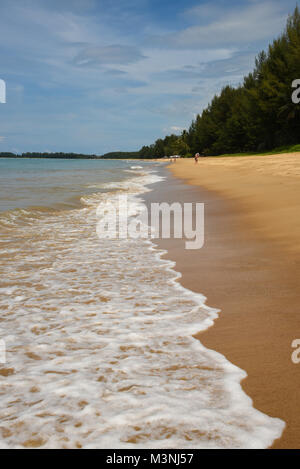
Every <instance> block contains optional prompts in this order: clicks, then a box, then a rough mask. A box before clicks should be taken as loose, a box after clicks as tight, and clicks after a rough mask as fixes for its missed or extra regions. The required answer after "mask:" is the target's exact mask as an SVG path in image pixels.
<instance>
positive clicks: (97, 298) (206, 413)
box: [0, 171, 284, 448]
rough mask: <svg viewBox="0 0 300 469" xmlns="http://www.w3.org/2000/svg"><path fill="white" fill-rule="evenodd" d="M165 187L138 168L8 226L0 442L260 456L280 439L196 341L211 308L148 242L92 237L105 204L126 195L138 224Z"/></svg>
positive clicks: (219, 360) (229, 371) (218, 358)
mask: <svg viewBox="0 0 300 469" xmlns="http://www.w3.org/2000/svg"><path fill="white" fill-rule="evenodd" d="M161 180H162V179H161V177H160V176H159V175H157V174H155V173H153V172H151V171H149V172H146V171H145V172H144V173H143V175H139V176H135V177H132V178H131V179H130V180H127V181H123V182H121V183H117V184H116V186H115V187H114V190H113V191H111V192H109V194H107V193H99V192H98V193H95V194H92V195H88V196H84V197H83V198H82V200H83V202H84V205H83V206H82V207H81V209H78V210H73V211H66V212H56V213H55V216H45V217H40V218H39V217H37V218H36V219H35V220H34V221H33V222H32V223H30V224H29V225H27V226H25V225H22V224H19V225H17V226H15V230H14V234H13V238H11V240H10V241H11V242H10V243H9V245H6V246H5V247H4V248H3V251H2V252H1V254H0V256H1V269H2V270H3V273H2V279H3V282H2V288H1V297H0V307H1V311H2V313H1V326H2V334H0V335H1V336H2V335H3V331H5V337H0V338H3V339H4V338H5V341H6V346H7V364H6V365H5V369H6V373H4V374H3V373H2V374H1V373H0V384H1V386H0V400H1V404H2V405H1V409H2V410H0V418H1V429H2V439H1V441H0V446H2V447H32V446H35V447H37V446H38V447H43V448H53V447H55V448H74V447H78V448H80V447H84V448H99V447H100V448H116V447H117V448H254V447H256V448H264V447H268V446H270V445H271V444H272V442H273V441H274V440H275V439H276V438H278V437H280V435H281V433H282V430H283V427H284V424H283V422H281V421H280V420H278V419H273V418H270V417H268V416H267V415H264V414H262V413H261V412H259V411H257V410H255V409H254V408H253V405H252V401H251V399H250V398H249V397H248V396H247V395H246V394H245V393H244V392H243V391H242V388H241V386H240V382H241V380H242V379H244V378H245V376H246V373H245V372H244V371H242V370H240V369H239V368H237V367H236V366H234V365H232V364H231V363H229V362H228V361H227V360H226V358H225V357H223V356H222V355H220V354H218V353H216V352H214V351H211V350H208V349H206V348H205V347H204V346H203V345H202V344H201V343H200V342H199V341H198V340H196V339H195V338H194V337H193V335H195V334H196V333H197V332H199V331H200V330H204V329H207V328H208V327H210V326H212V325H213V322H214V320H215V319H216V318H217V316H218V314H219V312H218V311H217V310H215V309H212V308H209V307H208V306H207V305H206V298H205V297H204V296H202V295H199V294H195V293H193V292H191V291H189V290H187V289H185V288H184V287H183V286H181V284H180V283H179V279H180V274H178V273H176V272H175V270H174V266H175V264H174V263H173V262H171V261H167V260H165V259H163V258H162V256H163V254H164V252H163V251H162V250H158V249H157V248H156V247H155V245H154V244H153V242H152V241H150V240H141V239H139V240H136V239H118V240H111V239H99V238H98V236H97V234H96V225H97V213H96V208H97V206H98V204H99V203H101V202H103V201H105V200H107V197H109V201H110V203H112V204H118V198H119V195H120V194H121V193H124V191H125V192H126V193H127V194H128V197H129V201H130V202H131V203H132V204H133V205H134V207H138V209H139V210H137V211H136V210H133V211H132V217H135V216H136V213H137V212H141V211H142V210H143V209H144V206H143V203H142V200H141V198H140V196H141V194H143V193H144V192H146V191H147V190H150V188H149V185H150V184H153V183H154V182H158V181H161ZM111 188H112V187H110V189H111ZM5 250H6V253H5V252H4V251H5ZM10 250H14V252H13V253H12V251H10Z"/></svg>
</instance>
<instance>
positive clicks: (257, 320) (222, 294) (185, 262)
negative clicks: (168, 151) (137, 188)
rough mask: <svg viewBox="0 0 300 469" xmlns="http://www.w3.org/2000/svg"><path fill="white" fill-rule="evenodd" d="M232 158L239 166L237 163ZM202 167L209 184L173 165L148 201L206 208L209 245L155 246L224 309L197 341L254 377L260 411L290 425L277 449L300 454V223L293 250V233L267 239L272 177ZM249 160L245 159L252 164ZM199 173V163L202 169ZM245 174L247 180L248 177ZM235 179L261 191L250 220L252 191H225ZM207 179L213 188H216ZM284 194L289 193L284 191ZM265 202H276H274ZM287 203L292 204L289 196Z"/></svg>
mask: <svg viewBox="0 0 300 469" xmlns="http://www.w3.org/2000/svg"><path fill="white" fill-rule="evenodd" d="M268 158H269V157H268ZM280 158H281V156H280ZM289 158H290V156H289ZM226 160H228V161H229V163H230V164H232V163H231V162H230V158H226ZM202 161H203V165H202V171H201V173H202V175H203V173H204V172H205V170H206V174H205V177H204V175H203V179H202V176H201V178H200V176H199V175H196V174H195V167H194V166H195V165H194V163H193V161H191V160H185V161H178V162H177V163H176V164H173V165H172V166H171V167H169V168H170V169H171V173H173V174H170V171H168V173H169V177H168V184H166V185H162V186H161V187H156V190H155V191H154V193H153V192H152V193H150V194H149V195H148V194H147V197H146V200H147V201H148V202H149V201H150V202H152V201H155V202H157V201H160V202H162V201H164V202H169V203H171V202H178V201H180V202H204V203H205V208H206V225H205V228H206V242H205V246H204V247H203V248H202V249H201V250H199V251H186V250H185V249H184V245H183V241H182V240H154V241H155V244H157V245H158V247H159V248H162V249H165V250H167V251H168V253H167V254H166V258H167V259H170V260H172V261H175V262H176V267H175V270H176V271H178V272H180V273H181V274H182V278H181V279H180V283H181V284H182V285H183V286H184V287H186V288H188V289H190V290H192V291H194V292H196V293H201V294H203V295H205V296H206V297H207V298H208V300H207V304H208V305H209V306H210V307H212V308H216V309H219V310H221V313H220V316H219V319H217V320H216V321H215V324H214V326H213V327H212V328H210V329H208V330H207V331H205V332H203V333H200V334H198V335H197V336H196V337H197V338H198V339H199V340H200V341H201V343H202V344H203V345H204V346H205V347H207V348H209V349H213V350H216V351H217V352H220V353H221V354H222V355H224V356H225V357H226V358H227V359H228V360H229V361H230V362H232V363H233V364H234V365H236V366H238V367H239V368H241V369H242V370H245V371H246V372H247V374H248V377H247V378H246V379H245V380H244V381H243V382H242V387H243V389H244V391H245V392H246V394H247V395H248V396H249V397H251V399H252V400H253V406H254V407H255V408H256V409H258V410H260V411H262V412H263V413H265V414H267V415H269V416H271V417H277V418H280V419H281V420H283V421H285V422H286V429H285V431H284V433H283V435H282V438H281V439H280V440H277V441H276V442H274V445H273V448H299V446H300V416H299V415H298V413H297V410H298V407H299V399H298V398H297V389H298V388H299V386H300V365H298V366H297V365H295V364H293V363H292V360H291V355H292V352H293V349H292V348H291V343H292V341H293V340H295V339H297V338H299V337H300V327H299V319H298V305H299V303H300V298H299V280H298V279H299V278H300V275H299V274H300V263H299V258H298V259H297V257H298V246H297V245H296V246H293V245H290V243H291V239H294V238H293V237H294V236H296V235H297V229H295V228H297V223H296V225H295V224H294V225H293V228H294V229H293V230H291V227H290V225H289V226H288V228H289V229H290V235H291V238H289V239H288V240H287V241H289V242H287V243H286V245H285V244H284V239H286V238H285V236H286V233H287V227H284V228H283V229H282V230H280V229H277V231H276V233H275V235H276V236H274V233H273V236H268V229H266V227H264V226H261V225H260V222H261V219H262V218H261V216H262V213H261V212H263V215H264V218H265V219H266V223H267V222H268V221H269V222H270V221H272V222H273V228H274V223H275V218H276V217H274V214H272V213H270V212H268V211H267V210H266V207H264V205H263V204H261V198H262V195H263V194H264V191H265V190H266V189H265V188H264V189H263V191H262V194H259V191H258V190H257V188H258V184H259V182H260V181H257V179H262V177H264V178H266V179H267V180H268V189H269V190H270V192H271V193H272V190H271V189H272V183H273V181H271V180H270V176H269V174H261V173H262V171H260V174H259V175H258V178H257V177H256V176H257V174H256V172H255V171H254V170H253V168H252V170H251V169H250V170H249V167H247V168H246V171H245V168H236V167H235V171H234V174H229V172H232V168H230V167H229V168H227V172H228V176H227V179H226V178H225V181H224V173H226V169H225V170H224V168H223V167H222V168H220V169H219V173H218V174H217V175H216V171H215V162H212V163H209V164H207V162H208V159H203V160H201V163H202ZM219 161H220V159H219ZM243 161H246V160H245V158H243ZM252 161H253V158H252ZM279 163H280V164H282V163H284V162H283V161H280V162H279ZM230 164H229V166H230ZM276 164H277V162H276ZM204 165H207V166H208V168H204ZM246 165H247V163H246ZM297 165H298V162H297ZM209 166H212V167H213V168H211V167H209ZM222 166H223V164H222ZM200 167H201V165H200V164H199V170H200ZM197 169H198V168H197ZM273 169H274V168H273ZM285 169H286V168H285ZM242 170H243V171H244V173H245V174H243V175H242V176H241V172H242ZM297 170H298V166H297ZM209 172H210V174H209ZM275 172H276V171H275ZM246 173H247V174H246ZM295 173H296V174H293V177H292V179H293V180H292V184H291V188H290V189H291V192H292V193H293V191H295V190H296V191H297V190H298V189H296V185H295V181H294V180H295V179H297V177H298V176H297V171H296V172H295ZM209 176H210V177H211V180H209ZM254 176H255V177H254ZM282 177H283V178H284V177H286V175H284V176H282V175H278V174H274V178H275V180H276V182H274V183H273V184H275V186H274V187H275V189H276V190H278V184H280V187H283V188H284V187H285V184H284V180H281V178H282ZM220 178H221V180H220ZM230 178H231V180H232V179H233V180H237V179H239V178H242V179H243V184H244V182H245V178H248V180H249V185H248V186H246V190H247V191H248V192H251V191H252V193H255V200H252V201H251V204H252V205H251V204H248V206H250V205H251V210H250V209H249V210H247V211H246V215H245V193H242V194H241V193H240V194H239V187H237V185H236V183H235V182H233V186H232V187H230V191H231V193H230V195H229V194H228V193H226V189H227V190H228V186H227V187H226V184H228V182H229V181H230ZM251 178H252V180H251ZM253 178H254V179H253ZM271 179H272V177H271ZM207 180H208V181H209V182H210V184H211V185H210V187H209V188H208V187H207V186H208V185H209V184H207ZM278 181H279V182H278ZM213 184H214V185H215V190H213V188H212V186H213ZM204 186H205V188H204ZM224 187H225V189H224ZM221 189H222V190H221ZM280 193H281V195H282V193H284V189H282V190H281V192H280ZM271 195H272V194H270V197H271ZM273 196H274V194H273ZM239 197H241V203H240V200H239ZM263 198H266V199H267V201H269V202H270V200H269V198H268V197H265V196H264V197H263ZM281 199H284V201H285V202H286V203H287V204H289V203H290V199H289V197H287V198H284V197H281ZM296 200H297V199H296ZM298 200H299V198H298ZM258 203H260V206H259V205H257V207H260V208H259V210H258V215H259V216H258V218H257V219H256V220H255V223H254V218H255V212H254V207H255V204H258ZM274 203H276V201H274ZM281 205H283V200H281ZM294 209H295V210H296V209H297V204H294ZM277 218H278V217H277ZM280 220H282V218H280ZM291 221H292V224H293V220H291ZM277 222H278V220H277ZM269 230H270V227H269ZM271 234H272V233H271ZM200 266H201V267H200Z"/></svg>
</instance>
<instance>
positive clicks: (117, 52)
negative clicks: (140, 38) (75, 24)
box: [73, 45, 146, 66]
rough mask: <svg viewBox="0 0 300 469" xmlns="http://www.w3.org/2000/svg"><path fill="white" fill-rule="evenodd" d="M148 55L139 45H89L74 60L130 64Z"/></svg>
mask: <svg viewBox="0 0 300 469" xmlns="http://www.w3.org/2000/svg"><path fill="white" fill-rule="evenodd" d="M145 58H146V57H145V56H144V55H142V54H141V52H140V51H139V49H138V48H137V47H133V46H124V45H110V46H105V47H99V46H93V47H87V48H85V49H83V50H82V51H81V52H79V53H78V54H77V55H76V57H75V58H74V60H73V63H74V64H75V65H79V66H82V65H89V66H91V65H103V64H109V65H112V64H117V65H123V64H130V63H134V62H139V61H140V60H142V59H145Z"/></svg>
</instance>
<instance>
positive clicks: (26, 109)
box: [0, 0, 296, 154]
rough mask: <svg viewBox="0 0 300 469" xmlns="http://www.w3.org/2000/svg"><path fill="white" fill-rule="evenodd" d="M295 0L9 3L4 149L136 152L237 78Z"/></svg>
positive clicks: (1, 130)
mask: <svg viewBox="0 0 300 469" xmlns="http://www.w3.org/2000/svg"><path fill="white" fill-rule="evenodd" d="M295 3H296V0H285V1H284V2H283V1H282V0H215V1H214V2H209V1H206V0H203V1H201V0H51V2H50V1H49V0H1V2H0V38H1V40H0V51H1V52H0V54H1V55H0V56H1V63H0V78H1V79H3V80H5V82H6V86H7V103H6V104H0V151H14V152H22V151H74V152H84V153H96V154H102V153H105V152H108V151H114V150H125V151H127V150H136V149H139V148H140V147H141V146H142V145H144V144H150V143H152V142H153V141H154V140H155V139H157V138H159V137H162V136H165V135H166V134H168V133H171V132H174V133H180V131H181V129H183V128H187V127H188V126H189V124H190V122H191V120H192V119H193V117H194V116H195V114H196V113H198V112H200V111H201V110H202V109H203V107H205V106H206V105H207V104H208V102H209V101H210V100H211V98H212V97H213V95H214V94H215V93H216V92H218V91H220V89H221V88H222V86H223V85H225V84H228V83H230V84H233V85H235V84H238V83H240V82H241V81H242V78H243V76H244V75H245V74H247V73H248V72H249V71H251V69H252V68H253V64H254V58H255V56H256V55H257V53H258V52H259V51H260V50H262V49H265V48H266V47H267V45H268V43H269V42H270V41H271V40H272V39H273V38H274V37H276V36H278V35H279V33H280V32H281V31H282V30H283V28H284V26H285V22H286V19H287V15H288V13H291V12H292V11H293V9H294V7H295Z"/></svg>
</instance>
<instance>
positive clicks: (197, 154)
mask: <svg viewBox="0 0 300 469" xmlns="http://www.w3.org/2000/svg"><path fill="white" fill-rule="evenodd" d="M199 158H200V154H199V153H196V155H195V164H198V160H199Z"/></svg>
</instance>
